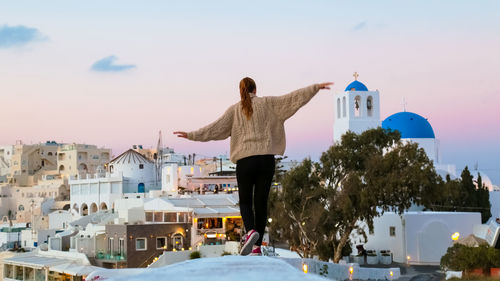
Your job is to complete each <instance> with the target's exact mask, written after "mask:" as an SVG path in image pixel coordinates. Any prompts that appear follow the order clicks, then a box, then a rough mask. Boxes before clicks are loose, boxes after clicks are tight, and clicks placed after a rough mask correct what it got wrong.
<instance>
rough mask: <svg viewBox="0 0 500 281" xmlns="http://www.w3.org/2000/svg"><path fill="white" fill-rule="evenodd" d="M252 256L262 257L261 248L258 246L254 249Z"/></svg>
mask: <svg viewBox="0 0 500 281" xmlns="http://www.w3.org/2000/svg"><path fill="white" fill-rule="evenodd" d="M250 256H262V252H261V251H260V247H259V246H257V247H255V248H253V250H252V252H251V253H250Z"/></svg>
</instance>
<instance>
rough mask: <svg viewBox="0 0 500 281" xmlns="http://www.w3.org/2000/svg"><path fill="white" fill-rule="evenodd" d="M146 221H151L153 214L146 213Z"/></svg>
mask: <svg viewBox="0 0 500 281" xmlns="http://www.w3.org/2000/svg"><path fill="white" fill-rule="evenodd" d="M146 221H153V212H146Z"/></svg>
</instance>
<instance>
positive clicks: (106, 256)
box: [95, 252, 127, 261]
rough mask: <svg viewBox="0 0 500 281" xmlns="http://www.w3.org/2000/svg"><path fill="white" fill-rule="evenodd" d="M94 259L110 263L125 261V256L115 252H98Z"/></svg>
mask: <svg viewBox="0 0 500 281" xmlns="http://www.w3.org/2000/svg"><path fill="white" fill-rule="evenodd" d="M95 258H96V259H98V260H112V261H125V260H127V256H126V255H125V253H123V254H120V253H118V252H115V253H109V252H108V253H103V252H99V253H97V255H96V256H95Z"/></svg>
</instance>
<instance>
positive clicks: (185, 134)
mask: <svg viewBox="0 0 500 281" xmlns="http://www.w3.org/2000/svg"><path fill="white" fill-rule="evenodd" d="M174 135H177V136H178V137H179V138H185V139H187V138H188V134H187V133H186V132H174Z"/></svg>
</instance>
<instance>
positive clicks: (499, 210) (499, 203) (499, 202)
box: [490, 191, 500, 218]
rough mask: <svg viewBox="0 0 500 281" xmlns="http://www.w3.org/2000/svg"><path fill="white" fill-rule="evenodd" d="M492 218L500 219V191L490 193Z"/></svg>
mask: <svg viewBox="0 0 500 281" xmlns="http://www.w3.org/2000/svg"><path fill="white" fill-rule="evenodd" d="M490 204H491V216H492V217H493V218H498V217H500V191H490Z"/></svg>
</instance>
